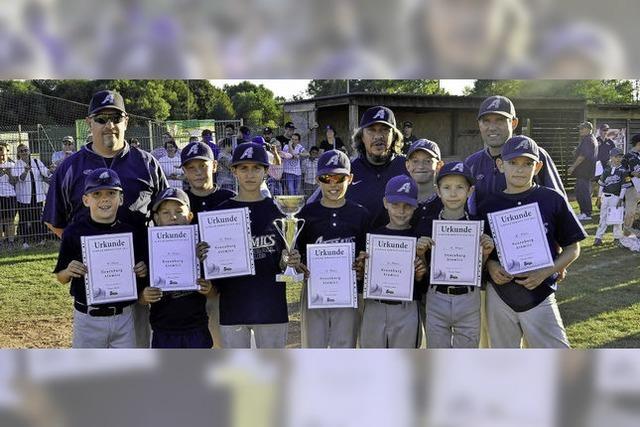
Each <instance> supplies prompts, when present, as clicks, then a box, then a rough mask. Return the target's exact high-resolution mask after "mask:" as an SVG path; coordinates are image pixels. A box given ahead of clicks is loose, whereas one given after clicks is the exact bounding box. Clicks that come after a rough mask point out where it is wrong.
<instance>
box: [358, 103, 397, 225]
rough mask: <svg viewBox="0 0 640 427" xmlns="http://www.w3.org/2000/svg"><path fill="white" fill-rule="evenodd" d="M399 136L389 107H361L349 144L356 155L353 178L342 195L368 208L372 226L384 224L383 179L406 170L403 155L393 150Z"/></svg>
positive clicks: (384, 180)
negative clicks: (362, 112) (345, 193)
mask: <svg viewBox="0 0 640 427" xmlns="http://www.w3.org/2000/svg"><path fill="white" fill-rule="evenodd" d="M402 140H403V135H402V132H400V131H399V130H398V129H397V128H396V118H395V116H394V114H393V111H391V110H390V109H389V108H387V107H383V106H377V107H372V108H369V109H368V110H367V111H365V112H364V114H363V115H362V118H361V119H360V127H359V128H358V129H357V130H356V132H355V133H354V134H353V147H354V148H355V149H356V151H357V152H358V157H357V158H356V159H354V160H353V161H352V162H351V173H352V174H353V180H352V181H351V185H350V186H349V189H348V190H347V195H346V197H347V199H348V200H351V201H352V202H356V203H359V204H361V205H363V206H364V207H365V208H367V209H368V210H369V212H370V213H371V218H373V223H372V224H371V227H372V229H373V228H376V227H379V226H382V225H384V224H385V221H386V220H387V214H386V210H385V209H384V206H383V204H382V199H383V197H384V189H385V186H386V185H387V181H389V179H391V178H393V177H394V176H397V175H403V174H404V175H406V174H408V172H407V169H406V167H405V157H404V156H402V155H398V154H396V152H395V151H394V147H395V145H396V144H397V143H398V142H399V141H402Z"/></svg>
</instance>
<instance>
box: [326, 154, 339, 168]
mask: <svg viewBox="0 0 640 427" xmlns="http://www.w3.org/2000/svg"><path fill="white" fill-rule="evenodd" d="M329 165H333V166H338V155H337V154H335V155H333V156H331V158H330V159H329V161H327V166H329Z"/></svg>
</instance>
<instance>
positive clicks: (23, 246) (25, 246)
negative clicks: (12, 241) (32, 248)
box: [22, 242, 29, 250]
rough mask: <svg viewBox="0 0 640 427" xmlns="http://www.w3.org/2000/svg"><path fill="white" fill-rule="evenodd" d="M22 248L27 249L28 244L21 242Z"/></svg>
mask: <svg viewBox="0 0 640 427" xmlns="http://www.w3.org/2000/svg"><path fill="white" fill-rule="evenodd" d="M22 249H25V250H26V249H29V244H28V243H27V242H24V243H23V244H22Z"/></svg>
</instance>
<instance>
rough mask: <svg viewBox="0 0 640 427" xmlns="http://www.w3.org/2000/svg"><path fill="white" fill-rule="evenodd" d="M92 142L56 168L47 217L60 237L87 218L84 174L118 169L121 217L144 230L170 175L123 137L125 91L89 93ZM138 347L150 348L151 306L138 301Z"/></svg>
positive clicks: (87, 120) (127, 119) (125, 115)
mask: <svg viewBox="0 0 640 427" xmlns="http://www.w3.org/2000/svg"><path fill="white" fill-rule="evenodd" d="M86 122H87V125H88V126H89V129H90V130H91V136H92V142H91V143H89V144H86V145H84V146H83V147H82V148H81V149H80V150H78V151H77V152H76V153H74V154H73V155H71V156H70V157H68V158H67V159H66V160H65V161H64V162H62V164H60V166H59V167H58V168H57V169H56V171H55V173H54V175H53V178H52V180H51V186H50V187H49V192H48V194H47V199H46V200H47V202H46V204H45V209H44V214H43V221H44V223H45V224H46V225H47V227H49V229H50V230H51V231H52V232H53V233H55V234H56V235H57V236H58V237H61V236H62V233H63V231H64V229H65V228H66V227H67V226H68V225H69V224H71V223H73V222H75V221H77V220H79V219H83V218H87V217H88V213H89V210H88V209H87V207H85V206H84V204H83V202H82V195H83V193H84V181H85V177H86V176H87V175H89V174H90V173H91V172H92V171H93V170H95V169H99V168H105V167H106V168H109V169H112V170H114V171H115V172H116V173H117V174H118V176H119V177H120V180H121V182H122V189H123V198H124V203H123V204H122V206H121V207H120V209H119V210H118V216H117V218H118V219H119V220H120V221H122V222H125V223H128V224H130V225H132V226H133V227H136V228H140V229H145V228H146V227H147V224H148V222H149V220H150V218H151V216H150V215H151V202H152V200H154V199H155V197H156V196H157V195H158V194H159V193H160V192H161V191H162V190H164V189H165V188H167V186H168V184H167V178H166V177H165V174H164V172H163V171H162V168H161V167H160V164H159V163H158V161H157V160H156V159H155V158H154V157H153V156H151V154H149V153H147V152H145V151H142V150H140V149H138V148H131V147H130V146H129V144H128V143H127V142H126V140H125V138H124V133H125V131H126V130H127V125H128V123H129V116H128V115H127V113H126V111H125V108H124V100H123V99H122V95H120V94H119V93H117V92H114V91H111V90H102V91H100V92H97V93H95V94H94V95H93V97H92V98H91V103H90V105H89V114H88V116H87V118H86ZM134 318H135V324H136V341H137V345H138V347H143V348H146V347H149V344H150V337H149V311H148V308H146V307H145V306H142V305H139V304H136V305H135V309H134Z"/></svg>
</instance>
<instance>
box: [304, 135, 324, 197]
mask: <svg viewBox="0 0 640 427" xmlns="http://www.w3.org/2000/svg"><path fill="white" fill-rule="evenodd" d="M319 155H320V150H319V149H318V147H311V149H310V150H309V157H308V158H306V159H302V175H303V176H304V195H305V196H307V197H309V196H311V194H312V193H313V191H314V190H315V188H316V173H317V171H318V156H319Z"/></svg>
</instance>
